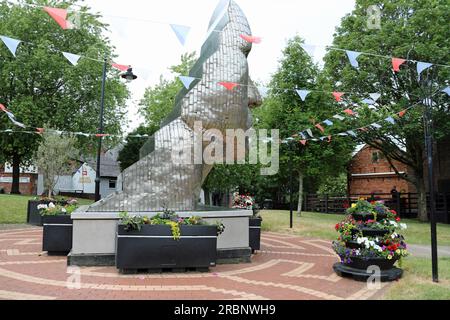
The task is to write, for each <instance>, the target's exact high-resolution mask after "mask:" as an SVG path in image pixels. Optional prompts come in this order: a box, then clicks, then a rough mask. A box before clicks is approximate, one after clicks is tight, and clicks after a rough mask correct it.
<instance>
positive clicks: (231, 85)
mask: <svg viewBox="0 0 450 320" xmlns="http://www.w3.org/2000/svg"><path fill="white" fill-rule="evenodd" d="M219 84H220V85H221V86H223V87H224V88H225V89H227V90H228V91H232V90H233V89H234V88H236V87H237V86H238V85H239V84H238V83H235V82H219Z"/></svg>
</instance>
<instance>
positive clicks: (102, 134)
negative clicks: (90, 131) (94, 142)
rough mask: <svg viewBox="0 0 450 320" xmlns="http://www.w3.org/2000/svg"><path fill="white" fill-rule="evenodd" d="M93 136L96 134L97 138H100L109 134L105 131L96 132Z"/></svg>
mask: <svg viewBox="0 0 450 320" xmlns="http://www.w3.org/2000/svg"><path fill="white" fill-rule="evenodd" d="M95 136H96V137H97V138H102V137H108V136H109V134H107V133H97V134H96V135H95Z"/></svg>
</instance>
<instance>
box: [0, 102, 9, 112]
mask: <svg viewBox="0 0 450 320" xmlns="http://www.w3.org/2000/svg"><path fill="white" fill-rule="evenodd" d="M0 110H2V111H4V112H8V109H6V107H5V106H4V105H2V104H1V103H0Z"/></svg>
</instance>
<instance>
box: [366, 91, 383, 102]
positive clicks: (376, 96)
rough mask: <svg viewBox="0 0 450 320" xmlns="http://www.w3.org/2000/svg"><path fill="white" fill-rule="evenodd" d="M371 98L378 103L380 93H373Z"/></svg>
mask: <svg viewBox="0 0 450 320" xmlns="http://www.w3.org/2000/svg"><path fill="white" fill-rule="evenodd" d="M369 96H370V97H371V98H372V100H373V101H375V102H377V101H378V99H380V97H381V94H380V93H371V94H369Z"/></svg>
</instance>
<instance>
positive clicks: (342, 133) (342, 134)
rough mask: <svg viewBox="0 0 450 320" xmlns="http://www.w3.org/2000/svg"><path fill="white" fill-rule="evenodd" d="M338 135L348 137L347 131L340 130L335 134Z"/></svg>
mask: <svg viewBox="0 0 450 320" xmlns="http://www.w3.org/2000/svg"><path fill="white" fill-rule="evenodd" d="M337 135H338V136H340V137H348V133H347V132H341V133H338V134H337Z"/></svg>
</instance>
